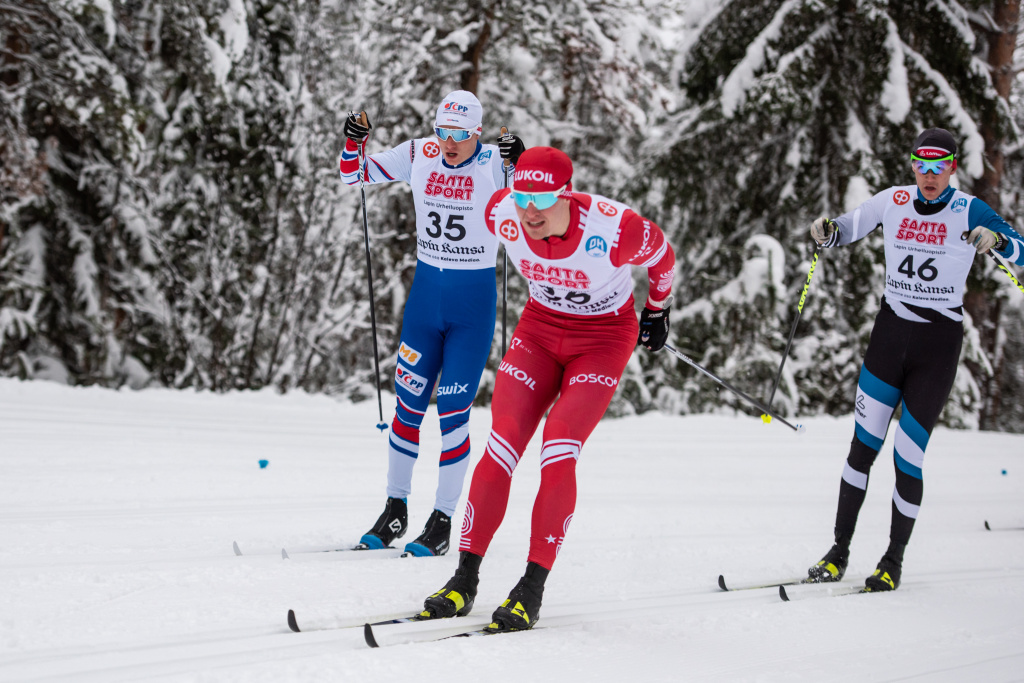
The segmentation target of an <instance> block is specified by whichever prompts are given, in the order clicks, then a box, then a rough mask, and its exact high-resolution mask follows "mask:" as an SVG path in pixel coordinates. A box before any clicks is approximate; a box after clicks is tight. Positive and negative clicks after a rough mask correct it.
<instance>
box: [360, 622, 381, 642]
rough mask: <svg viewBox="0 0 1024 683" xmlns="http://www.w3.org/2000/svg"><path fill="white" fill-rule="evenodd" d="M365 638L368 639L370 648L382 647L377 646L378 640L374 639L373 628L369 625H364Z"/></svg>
mask: <svg viewBox="0 0 1024 683" xmlns="http://www.w3.org/2000/svg"><path fill="white" fill-rule="evenodd" d="M363 638H365V639H366V644H367V645H369V646H370V647H380V645H378V644H377V639H376V638H374V637H373V627H372V626H370V625H369V624H363Z"/></svg>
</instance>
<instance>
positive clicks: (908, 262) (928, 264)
mask: <svg viewBox="0 0 1024 683" xmlns="http://www.w3.org/2000/svg"><path fill="white" fill-rule="evenodd" d="M934 260H935V259H933V258H930V259H928V260H926V261H925V262H924V263H922V264H921V265H920V266H919V267H918V268H917V270H916V271H915V270H914V257H913V256H908V257H907V258H905V259H903V263H901V264H900V267H899V268H897V269H896V270H898V271H899V272H901V273H903V274H904V275H906V276H907V279H908V280H913V279H914V276H915V275H916V276H917V277H919V278H921V279H922V280H924V281H925V282H931V281H932V280H934V279H935V278H937V277H938V276H939V270H938V269H937V268H936V267H935V266H933V265H932V262H933V261H934Z"/></svg>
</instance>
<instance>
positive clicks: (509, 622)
mask: <svg viewBox="0 0 1024 683" xmlns="http://www.w3.org/2000/svg"><path fill="white" fill-rule="evenodd" d="M548 572H549V570H547V569H545V568H544V567H542V566H540V565H539V564H537V563H536V562H529V563H527V565H526V573H525V574H524V575H523V578H521V579H519V583H517V584H516V586H515V588H513V589H512V592H511V593H509V594H508V599H507V600H505V602H503V603H501V606H500V607H499V608H498V609H496V610H494V614H492V615H491V625H490V626H488V627H487V630H488V631H525V630H526V629H531V628H533V627H534V625H535V624H536V623H537V620H538V619H539V618H540V603H541V600H542V599H543V598H544V581H546V580H547V578H548Z"/></svg>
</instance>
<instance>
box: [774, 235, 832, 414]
mask: <svg viewBox="0 0 1024 683" xmlns="http://www.w3.org/2000/svg"><path fill="white" fill-rule="evenodd" d="M820 249H821V247H818V248H816V249H815V250H814V256H812V257H811V269H810V270H808V271H807V281H806V282H804V288H803V291H802V292H800V302H799V303H798V304H797V306H796V318H795V319H794V320H793V327H791V328H790V330H789V339H787V340H786V350H785V351H783V352H782V362H781V363H779V371H778V372H777V373H775V381H774V382H772V393H771V394H770V395H769V396H768V407H769V408H771V407H772V401H774V400H775V390H776V389H778V388H779V381H781V379H782V368H783V367H785V365H786V359H787V358H788V357H789V349H790V348H791V347H792V346H793V337H795V336H796V328H797V325H799V324H800V316H801V314H803V312H804V302H806V301H807V290H808V289H810V287H811V278H813V277H814V268H815V266H817V265H818V252H819V250H820ZM761 419H762V420H764V421H765V422H768V421H769V420H770V419H771V418H770V417H769V416H768V415H762V416H761Z"/></svg>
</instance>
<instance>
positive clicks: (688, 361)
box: [665, 344, 806, 434]
mask: <svg viewBox="0 0 1024 683" xmlns="http://www.w3.org/2000/svg"><path fill="white" fill-rule="evenodd" d="M665 350H666V351H668V352H669V353H671V354H672V355H673V356H675V357H676V358H678V359H679V360H681V361H683V362H684V363H686V364H687V365H689V366H690V367H692V368H694V369H695V370H699V371H700V372H702V373H704V374H705V375H706V376H707V377H709V378H710V379H712V380H714V381H715V382H717V383H718V384H720V385H722V386H723V387H725V388H726V389H728V390H729V391H731V392H732V393H734V394H736V395H737V396H739V397H740V398H742V399H743V400H744V401H746V402H747V403H749V404H750V405H752V406H754V407H755V408H758V409H760V410H761V412H763V413H765V414H766V415H770V416H771V417H773V418H775V419H776V420H778V421H779V422H781V423H782V424H784V425H786V426H787V427H789V428H790V429H792V430H793V431H794V432H796V433H797V434H803V433H804V431H806V428H805V427H804V426H803V425H792V424H790V423H789V422H787V421H786V420H785V419H784V418H782V417H779V416H778V415H777V414H776V413H773V412H772V411H771V410H770V409H769V408H768V407H767V406H766V405H764V404H763V403H761V402H760V401H758V400H757V399H756V398H752V397H751V396H748V395H747V394H745V393H743V392H742V391H740V390H739V389H737V388H736V387H734V386H733V385H731V384H729V383H728V382H726V381H725V380H724V379H722V378H721V377H718V376H716V375H714V374H713V373H711V372H709V371H708V370H706V369H704V368H703V367H702V366H701V365H700V364H699V363H697V362H696V361H695V360H693V359H692V358H690V357H689V356H687V355H686V354H684V353H681V352H679V351H678V350H677V349H676V348H675V347H674V346H672V345H671V344H665Z"/></svg>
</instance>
